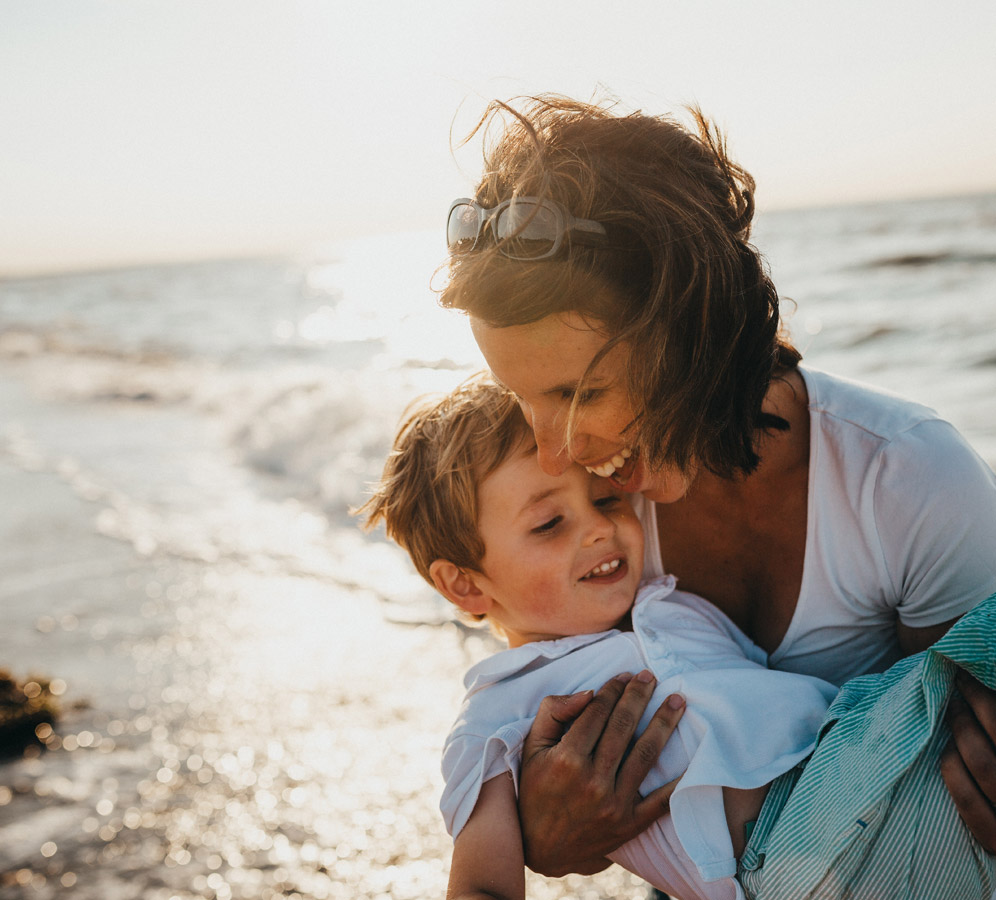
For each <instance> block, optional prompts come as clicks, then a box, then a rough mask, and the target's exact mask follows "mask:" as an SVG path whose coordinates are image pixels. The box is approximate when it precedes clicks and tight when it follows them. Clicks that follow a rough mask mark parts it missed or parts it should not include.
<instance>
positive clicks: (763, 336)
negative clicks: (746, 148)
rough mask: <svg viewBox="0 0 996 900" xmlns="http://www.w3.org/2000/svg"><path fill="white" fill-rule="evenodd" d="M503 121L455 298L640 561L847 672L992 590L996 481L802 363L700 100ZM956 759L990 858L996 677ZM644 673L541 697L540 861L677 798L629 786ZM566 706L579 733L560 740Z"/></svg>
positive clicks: (732, 171) (660, 721) (791, 650)
mask: <svg viewBox="0 0 996 900" xmlns="http://www.w3.org/2000/svg"><path fill="white" fill-rule="evenodd" d="M503 116H504V117H505V127H504V129H503V130H502V131H501V133H500V136H499V138H498V140H497V141H496V142H495V143H494V144H493V146H492V147H491V148H490V149H489V151H488V153H487V154H486V166H485V175H484V176H483V178H482V180H481V182H480V184H479V186H478V188H477V191H476V196H475V198H474V199H472V200H460V201H456V202H455V203H454V204H453V206H452V207H451V210H450V215H449V219H448V223H447V237H448V241H449V245H450V249H451V256H450V265H449V275H450V278H449V281H448V284H447V286H446V288H445V289H444V291H443V294H442V303H443V304H444V305H445V306H449V307H452V308H456V309H461V310H464V311H466V312H467V313H469V315H470V320H471V325H472V328H473V331H474V335H475V338H476V339H477V342H478V344H479V346H480V348H481V350H482V352H483V353H484V356H485V358H486V359H487V361H488V364H489V366H490V368H491V370H492V372H493V373H494V375H495V376H496V378H497V379H498V380H499V381H501V382H502V383H503V384H504V385H506V386H507V387H508V388H509V389H510V390H512V391H514V392H515V393H516V395H517V396H518V398H519V402H520V404H521V406H522V409H523V411H524V412H525V415H526V417H527V419H528V420H529V422H530V424H531V425H532V427H533V429H534V431H535V434H536V440H537V444H538V447H539V454H540V460H541V464H542V465H543V467H544V469H546V470H547V471H548V472H551V473H558V472H561V471H563V470H564V468H565V467H566V466H567V464H568V462H569V461H571V460H574V461H577V462H579V463H581V464H583V465H585V466H587V467H589V468H590V469H592V470H593V471H595V472H596V473H597V474H599V475H601V476H603V477H606V478H611V479H612V480H613V481H614V482H616V484H618V485H619V486H621V487H623V488H625V489H626V490H627V491H629V492H631V493H632V494H633V496H634V502H635V505H636V507H637V509H638V511H639V513H640V515H641V518H642V519H643V522H644V525H645V528H646V532H647V534H648V536H649V537H648V546H647V558H648V560H649V564H648V566H647V568H646V569H645V574H646V575H658V574H663V572H664V571H665V570H666V571H667V572H670V573H673V574H675V575H677V576H678V578H679V581H680V584H681V587H682V588H683V589H685V590H688V591H691V592H694V593H697V594H700V595H702V596H704V597H706V598H708V599H709V600H711V601H712V602H713V603H714V604H715V605H716V606H718V607H719V608H720V609H721V610H723V611H724V612H725V613H726V614H727V615H729V616H730V617H731V618H732V619H733V621H734V622H736V623H737V625H739V626H740V628H741V629H743V630H744V631H745V632H746V633H747V634H748V635H749V636H750V637H751V638H753V639H754V641H755V642H757V643H758V644H759V645H760V646H761V647H762V648H764V649H765V650H766V651H767V652H768V653H769V654H770V664H771V665H772V666H773V667H776V668H784V669H787V670H790V671H796V672H803V673H807V674H814V675H819V676H820V677H823V678H826V679H827V680H830V681H832V682H834V683H836V684H840V683H842V682H843V681H845V680H846V679H847V678H850V677H852V676H854V675H859V674H862V673H865V672H871V671H881V670H883V669H885V668H886V667H887V666H888V665H890V664H891V663H892V662H894V661H895V660H896V659H898V658H900V657H902V656H905V655H908V654H910V653H913V652H916V651H918V650H921V649H923V648H925V647H926V646H927V645H929V644H930V643H931V642H932V641H934V640H935V639H936V638H938V637H940V636H941V635H942V634H944V632H945V631H946V630H947V629H948V627H949V626H950V625H951V624H952V622H953V621H954V620H956V619H957V618H958V617H959V616H961V615H962V614H963V613H965V612H966V611H967V610H968V609H970V608H972V607H973V606H974V605H975V604H976V603H978V602H980V601H981V600H983V599H984V598H986V597H987V596H989V595H990V594H992V593H993V592H994V591H996V478H994V476H993V473H992V472H991V471H990V470H989V468H988V467H987V466H986V465H985V463H984V462H982V461H981V460H980V459H979V458H978V456H977V455H976V454H975V453H974V452H973V451H972V450H971V448H970V447H969V446H968V445H967V443H966V442H965V440H964V439H963V438H962V437H961V436H960V435H959V434H958V433H957V432H956V431H955V430H954V429H953V428H952V427H951V426H950V425H949V424H948V423H946V422H944V421H942V420H940V419H939V418H937V416H936V415H934V414H933V413H932V412H931V411H930V410H927V409H925V408H923V407H920V406H917V405H916V404H912V403H908V402H906V401H902V400H899V399H897V398H894V397H891V396H886V395H883V394H880V393H877V392H875V391H872V390H870V389H868V388H865V387H862V386H858V385H854V384H850V383H847V382H845V381H843V380H841V379H837V378H834V377H832V376H830V375H826V374H824V373H820V372H815V371H812V370H809V369H806V368H803V367H801V366H800V361H801V356H800V354H799V353H798V351H796V350H795V348H794V347H792V345H791V343H790V342H789V340H788V338H787V336H786V335H785V334H784V333H783V332H782V330H781V327H780V324H781V323H780V318H779V310H778V295H777V293H776V291H775V289H774V286H773V285H772V283H771V281H770V280H769V278H768V277H767V274H766V271H765V267H764V264H763V261H762V259H761V257H760V255H759V254H758V252H757V251H756V250H755V249H754V248H753V247H752V246H751V245H750V244H749V243H748V238H749V234H750V225H751V219H752V216H753V211H754V203H753V181H752V179H751V178H750V176H749V175H748V174H747V172H745V171H744V170H743V169H741V168H740V167H739V166H738V165H736V164H735V163H734V162H732V161H731V160H730V159H729V157H728V156H727V154H726V150H725V146H724V143H723V140H722V138H721V136H719V135H718V134H717V132H716V131H715V129H714V128H712V127H711V126H710V125H709V123H708V122H707V121H706V120H705V119H704V118H703V116H702V115H701V113H699V112H697V111H695V112H694V113H693V116H694V124H695V130H694V131H691V130H688V129H686V128H684V127H682V126H681V125H679V124H678V123H676V122H675V121H673V120H671V119H668V118H663V117H652V116H646V115H642V114H638V113H637V114H632V115H617V114H615V113H614V112H613V111H612V110H611V109H608V108H605V107H599V106H592V105H588V104H584V103H578V102H574V101H570V100H566V99H563V98H557V97H541V98H536V99H534V100H530V101H526V102H524V103H523V104H521V105H520V108H519V109H513V108H512V107H510V106H508V105H506V104H502V103H496V104H493V105H492V107H491V108H490V110H489V113H488V114H487V115H486V116H485V118H484V119H483V120H482V126H483V125H484V124H485V123H492V124H493V123H494V122H495V121H496V120H500V119H501V118H502V117H503ZM960 689H961V695H962V698H963V699H960V698H959V699H957V700H956V701H955V702H953V703H952V706H951V710H950V711H949V723H950V724H951V726H952V731H953V733H954V735H955V739H954V741H953V742H952V745H951V747H950V748H949V750H948V752H947V753H946V755H945V759H944V762H943V764H942V767H943V769H944V774H945V782H946V784H947V785H948V788H949V790H950V792H951V793H952V795H953V797H954V799H955V803H956V805H957V806H958V809H959V812H960V813H961V815H962V817H963V818H964V819H965V821H966V824H967V825H968V827H969V829H970V830H971V831H972V832H973V834H975V836H976V837H977V838H978V840H979V841H980V843H981V844H982V845H983V847H985V848H986V849H987V850H988V851H989V852H991V853H992V852H996V811H994V808H993V802H994V801H996V751H994V746H993V745H994V742H996V695H994V694H993V693H991V692H989V691H986V690H984V689H983V688H981V687H980V686H979V685H977V684H974V683H973V682H972V681H971V680H970V679H967V678H966V679H963V680H962V682H960ZM648 697H649V687H648V686H646V685H644V684H642V683H640V682H638V681H637V680H636V679H633V680H631V681H629V683H628V685H627V686H626V687H625V690H623V687H622V682H619V681H615V682H612V683H610V684H609V685H607V686H606V687H605V688H604V689H603V691H602V692H600V694H599V695H598V696H597V697H596V699H595V700H594V701H592V703H591V704H589V705H588V706H587V707H585V706H584V703H583V700H581V699H579V698H559V699H556V700H551V701H550V702H548V703H546V704H545V705H544V708H543V710H542V711H541V714H540V716H539V717H538V719H537V722H536V725H535V726H534V728H533V731H532V733H531V737H530V742H529V744H528V745H527V748H526V752H525V754H524V757H523V766H522V773H521V790H520V800H519V802H520V815H521V818H522V821H523V828H524V833H525V837H526V842H527V854H528V861H529V864H530V866H531V867H532V868H534V869H536V870H538V871H540V872H545V873H547V874H551V875H561V874H564V873H565V872H568V871H579V872H593V871H597V870H599V869H600V868H603V867H604V866H605V865H606V861H605V859H604V855H605V853H607V852H610V851H611V850H613V849H615V848H616V847H617V846H618V845H619V844H621V843H622V842H623V841H625V840H628V839H629V838H631V837H633V836H634V835H635V834H636V833H638V832H639V831H640V829H641V828H643V827H645V826H646V825H647V824H648V823H649V822H650V821H653V820H654V819H655V818H657V817H659V816H660V815H661V814H662V813H663V812H664V811H665V810H666V808H667V796H668V793H669V792H668V790H666V789H661V790H660V791H658V792H656V793H655V794H653V795H651V796H649V797H647V798H640V797H639V795H638V794H637V793H636V785H638V784H639V783H640V781H641V780H642V777H643V774H644V773H645V772H646V771H647V769H648V766H649V763H648V760H650V759H653V758H654V757H656V755H657V753H658V752H659V751H660V748H661V746H663V743H664V742H665V741H666V739H667V737H668V736H669V734H670V731H671V729H672V728H673V717H674V713H673V711H671V710H667V709H663V710H661V711H659V713H658V715H657V716H656V717H655V720H654V727H652V728H649V729H648V730H647V731H646V732H645V733H644V734H643V735H642V736H640V737H639V739H638V740H637V741H636V742H635V743H634V744H633V749H632V750H630V751H629V752H628V753H627V747H628V745H629V743H630V739H631V737H632V733H633V727H634V726H633V722H635V721H636V720H637V719H638V718H639V715H640V713H642V711H643V708H644V705H645V704H646V703H647V698H648ZM568 725H570V726H571V727H570V731H569V732H567V733H566V734H565V732H566V731H567V727H568Z"/></svg>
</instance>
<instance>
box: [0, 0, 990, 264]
mask: <svg viewBox="0 0 996 900" xmlns="http://www.w3.org/2000/svg"><path fill="white" fill-rule="evenodd" d="M994 47H996V4H994V3H993V2H992V0H961V2H958V0H955V2H952V3H948V4H941V3H938V2H936V0H929V2H927V0H899V2H894V0H860V2H858V0H837V2H834V3H819V4H817V3H804V2H799V0H750V2H745V0H694V2H693V0H680V2H679V0H617V2H614V3H611V4H610V3H606V2H604V0H603V2H592V0H569V2H568V0H563V2H562V0H502V2H500V3H495V2H493V0H492V2H487V3H484V2H478V0H460V2H457V0H417V2H414V0H380V2H378V0H272V2H263V0H196V2H193V0H118V2H114V0H39V2H36V0H0V273H8V274H9V273H26V272H34V271H45V270H49V269H73V268H88V267H101V266H107V265H115V264H131V263H137V262H145V261H160V260H171V259H189V258H205V257H212V256H243V255H251V254H267V255H269V254H280V253H298V252H303V251H305V250H307V249H309V248H312V247H315V246H321V245H322V244H323V243H325V242H329V241H334V240H336V239H340V238H343V237H349V236H354V235H364V234H373V233H380V232H395V231H408V230H416V229H429V228H437V227H438V228H439V229H440V232H441V231H442V226H443V222H442V220H443V217H444V216H445V211H446V209H447V207H448V204H449V202H450V200H451V199H453V198H454V197H456V196H465V195H466V194H467V193H469V192H470V191H471V190H472V186H473V181H474V178H475V176H476V175H477V174H478V172H479V168H480V151H479V145H471V146H469V147H466V148H464V149H462V150H458V151H456V152H454V150H453V144H454V139H453V134H451V132H452V133H455V134H456V135H457V136H462V135H463V134H464V133H466V131H467V130H468V127H469V125H470V124H472V123H473V121H474V120H475V119H476V118H477V117H478V116H479V115H480V113H481V111H482V110H483V108H484V106H485V104H486V102H487V101H488V100H490V99H492V98H495V97H498V98H508V97H511V96H515V95H520V94H533V93H538V92H543V91H555V92H558V93H564V94H569V95H572V96H576V97H581V98H585V99H588V98H591V97H592V96H593V95H594V94H596V93H599V92H600V93H601V94H603V95H610V96H613V97H616V98H618V99H619V100H621V101H622V102H623V104H624V105H626V106H627V107H633V108H641V109H644V110H646V111H648V112H654V113H666V112H674V111H678V110H680V108H681V107H682V106H683V105H685V104H689V103H698V104H699V105H700V106H701V107H702V109H703V110H704V111H705V112H706V113H707V114H708V115H709V116H711V117H713V118H714V119H715V120H717V122H718V123H719V124H720V125H721V126H722V127H723V128H724V129H725V130H726V131H727V133H728V136H729V142H730V147H731V149H732V151H733V155H734V157H735V158H737V159H738V160H739V161H740V162H741V163H742V164H743V165H745V166H746V168H747V169H748V170H749V171H750V172H751V173H752V174H753V175H754V176H755V178H756V179H757V182H758V191H757V197H758V203H759V206H760V207H761V208H762V209H763V208H771V209H775V208H784V207H800V206H811V205H828V204H840V203H851V202H865V201H874V200H882V199H894V198H903V197H918V196H933V195H942V194H958V193H970V192H976V191H983V190H996V104H994V103H993V102H992V99H991V94H992V88H993V86H994V85H996V52H994V50H993V48H994Z"/></svg>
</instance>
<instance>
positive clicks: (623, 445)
mask: <svg viewBox="0 0 996 900" xmlns="http://www.w3.org/2000/svg"><path fill="white" fill-rule="evenodd" d="M589 323H590V320H586V319H585V318H583V317H582V316H581V315H579V314H578V313H575V312H567V313H557V314H556V315H551V316H547V317H546V318H544V319H540V320H539V321H538V322H532V323H530V324H528V325H511V326H508V327H506V328H494V327H492V326H490V325H487V324H486V323H484V322H483V321H481V320H480V319H477V318H474V317H471V327H472V328H473V331H474V337H475V339H476V340H477V345H478V346H479V347H480V348H481V352H482V353H483V354H484V358H485V359H486V360H487V362H488V365H489V366H490V367H491V372H492V373H493V375H494V376H495V378H496V379H497V380H498V381H499V382H500V383H501V384H503V385H504V386H505V387H507V388H508V389H509V390H511V391H512V392H513V393H514V394H515V395H516V397H517V398H518V401H519V405H520V406H521V407H522V412H523V413H524V414H525V417H526V419H527V421H528V422H529V424H530V425H531V426H532V429H533V433H534V434H535V436H536V445H537V447H538V451H539V463H540V466H541V467H542V469H543V471H545V472H547V473H549V474H551V475H560V474H562V473H563V472H564V471H565V470H566V469H567V467H568V466H569V465H570V463H571V462H572V461H573V462H576V463H578V464H580V465H582V466H584V467H585V468H587V469H589V470H591V471H593V472H595V474H597V475H601V476H602V477H605V478H611V479H612V481H613V482H614V483H615V484H616V485H617V486H618V487H620V488H622V489H623V490H625V491H627V492H629V493H637V492H639V493H642V494H645V495H646V496H647V497H648V498H649V499H651V500H655V501H657V502H659V503H670V502H673V501H675V500H678V499H680V498H681V497H683V496H684V495H685V492H686V491H687V490H688V486H689V484H690V481H691V479H690V478H689V477H688V476H686V475H684V474H683V473H681V472H679V471H678V470H677V469H655V470H653V471H651V470H650V468H649V467H648V466H647V465H646V463H645V462H644V461H643V460H642V459H640V458H639V455H638V454H637V453H636V452H635V450H634V448H633V447H632V446H631V444H630V441H631V440H632V436H629V437H627V435H626V428H627V426H628V425H629V424H630V423H631V422H632V421H633V418H634V414H633V409H632V405H631V403H630V400H629V396H628V394H627V390H626V377H625V373H626V365H627V361H628V357H629V349H628V347H627V346H626V345H616V346H615V347H613V348H612V350H610V351H609V353H608V354H607V355H606V356H605V358H604V359H603V360H602V361H601V362H600V363H599V365H598V367H597V368H596V369H595V371H594V372H593V373H592V374H591V375H590V376H589V377H588V379H587V380H586V381H585V390H584V394H583V395H582V396H581V397H580V398H579V402H578V406H577V409H576V411H575V415H574V429H573V433H572V435H571V440H570V443H569V444H568V440H567V420H568V414H569V412H570V408H571V402H572V400H573V398H574V394H575V391H576V390H577V388H578V385H579V384H580V383H581V380H582V378H583V376H584V374H585V372H587V370H588V366H589V365H590V363H591V361H592V359H593V358H594V357H595V354H596V353H598V351H599V350H600V349H601V348H602V347H603V346H604V344H605V343H606V341H607V340H608V335H607V334H606V332H605V331H604V330H602V329H600V328H593V327H592V325H591V324H589Z"/></svg>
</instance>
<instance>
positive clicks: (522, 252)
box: [495, 200, 563, 259]
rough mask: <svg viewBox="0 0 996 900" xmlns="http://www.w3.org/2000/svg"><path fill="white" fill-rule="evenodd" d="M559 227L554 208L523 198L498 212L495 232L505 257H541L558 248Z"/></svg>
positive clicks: (556, 212)
mask: <svg viewBox="0 0 996 900" xmlns="http://www.w3.org/2000/svg"><path fill="white" fill-rule="evenodd" d="M562 227H563V226H562V224H561V220H560V214H559V213H558V211H557V209H556V208H555V207H552V206H547V205H546V204H545V203H536V202H533V201H530V200H522V201H519V202H513V203H510V204H509V205H508V206H507V207H505V209H503V210H502V211H501V213H500V214H499V215H498V221H497V222H496V223H495V233H496V234H497V236H498V240H499V241H501V242H502V252H503V253H504V254H505V255H506V256H511V257H512V258H514V259H542V258H543V257H544V256H550V255H551V254H552V253H553V252H554V251H555V250H556V249H557V247H558V245H559V237H560V234H561V231H562Z"/></svg>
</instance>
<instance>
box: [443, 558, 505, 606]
mask: <svg viewBox="0 0 996 900" xmlns="http://www.w3.org/2000/svg"><path fill="white" fill-rule="evenodd" d="M475 575H476V573H475V572H469V571H466V570H465V569H461V568H460V567H459V566H458V565H456V564H455V563H451V562H450V561H449V560H448V559H437V560H434V561H433V562H432V563H431V564H430V565H429V576H430V577H431V578H432V583H433V584H434V585H435V586H436V590H437V591H439V593H440V594H442V595H443V596H444V597H445V598H446V599H447V600H449V601H450V603H453V604H454V605H456V606H459V607H460V609H462V610H463V611H464V612H469V613H471V614H472V615H475V616H481V615H485V614H486V613H487V612H488V610H489V609H490V608H491V598H490V597H489V596H488V595H487V594H485V593H484V592H483V591H482V590H481V589H480V587H479V586H478V584H477V579H476V578H475Z"/></svg>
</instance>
